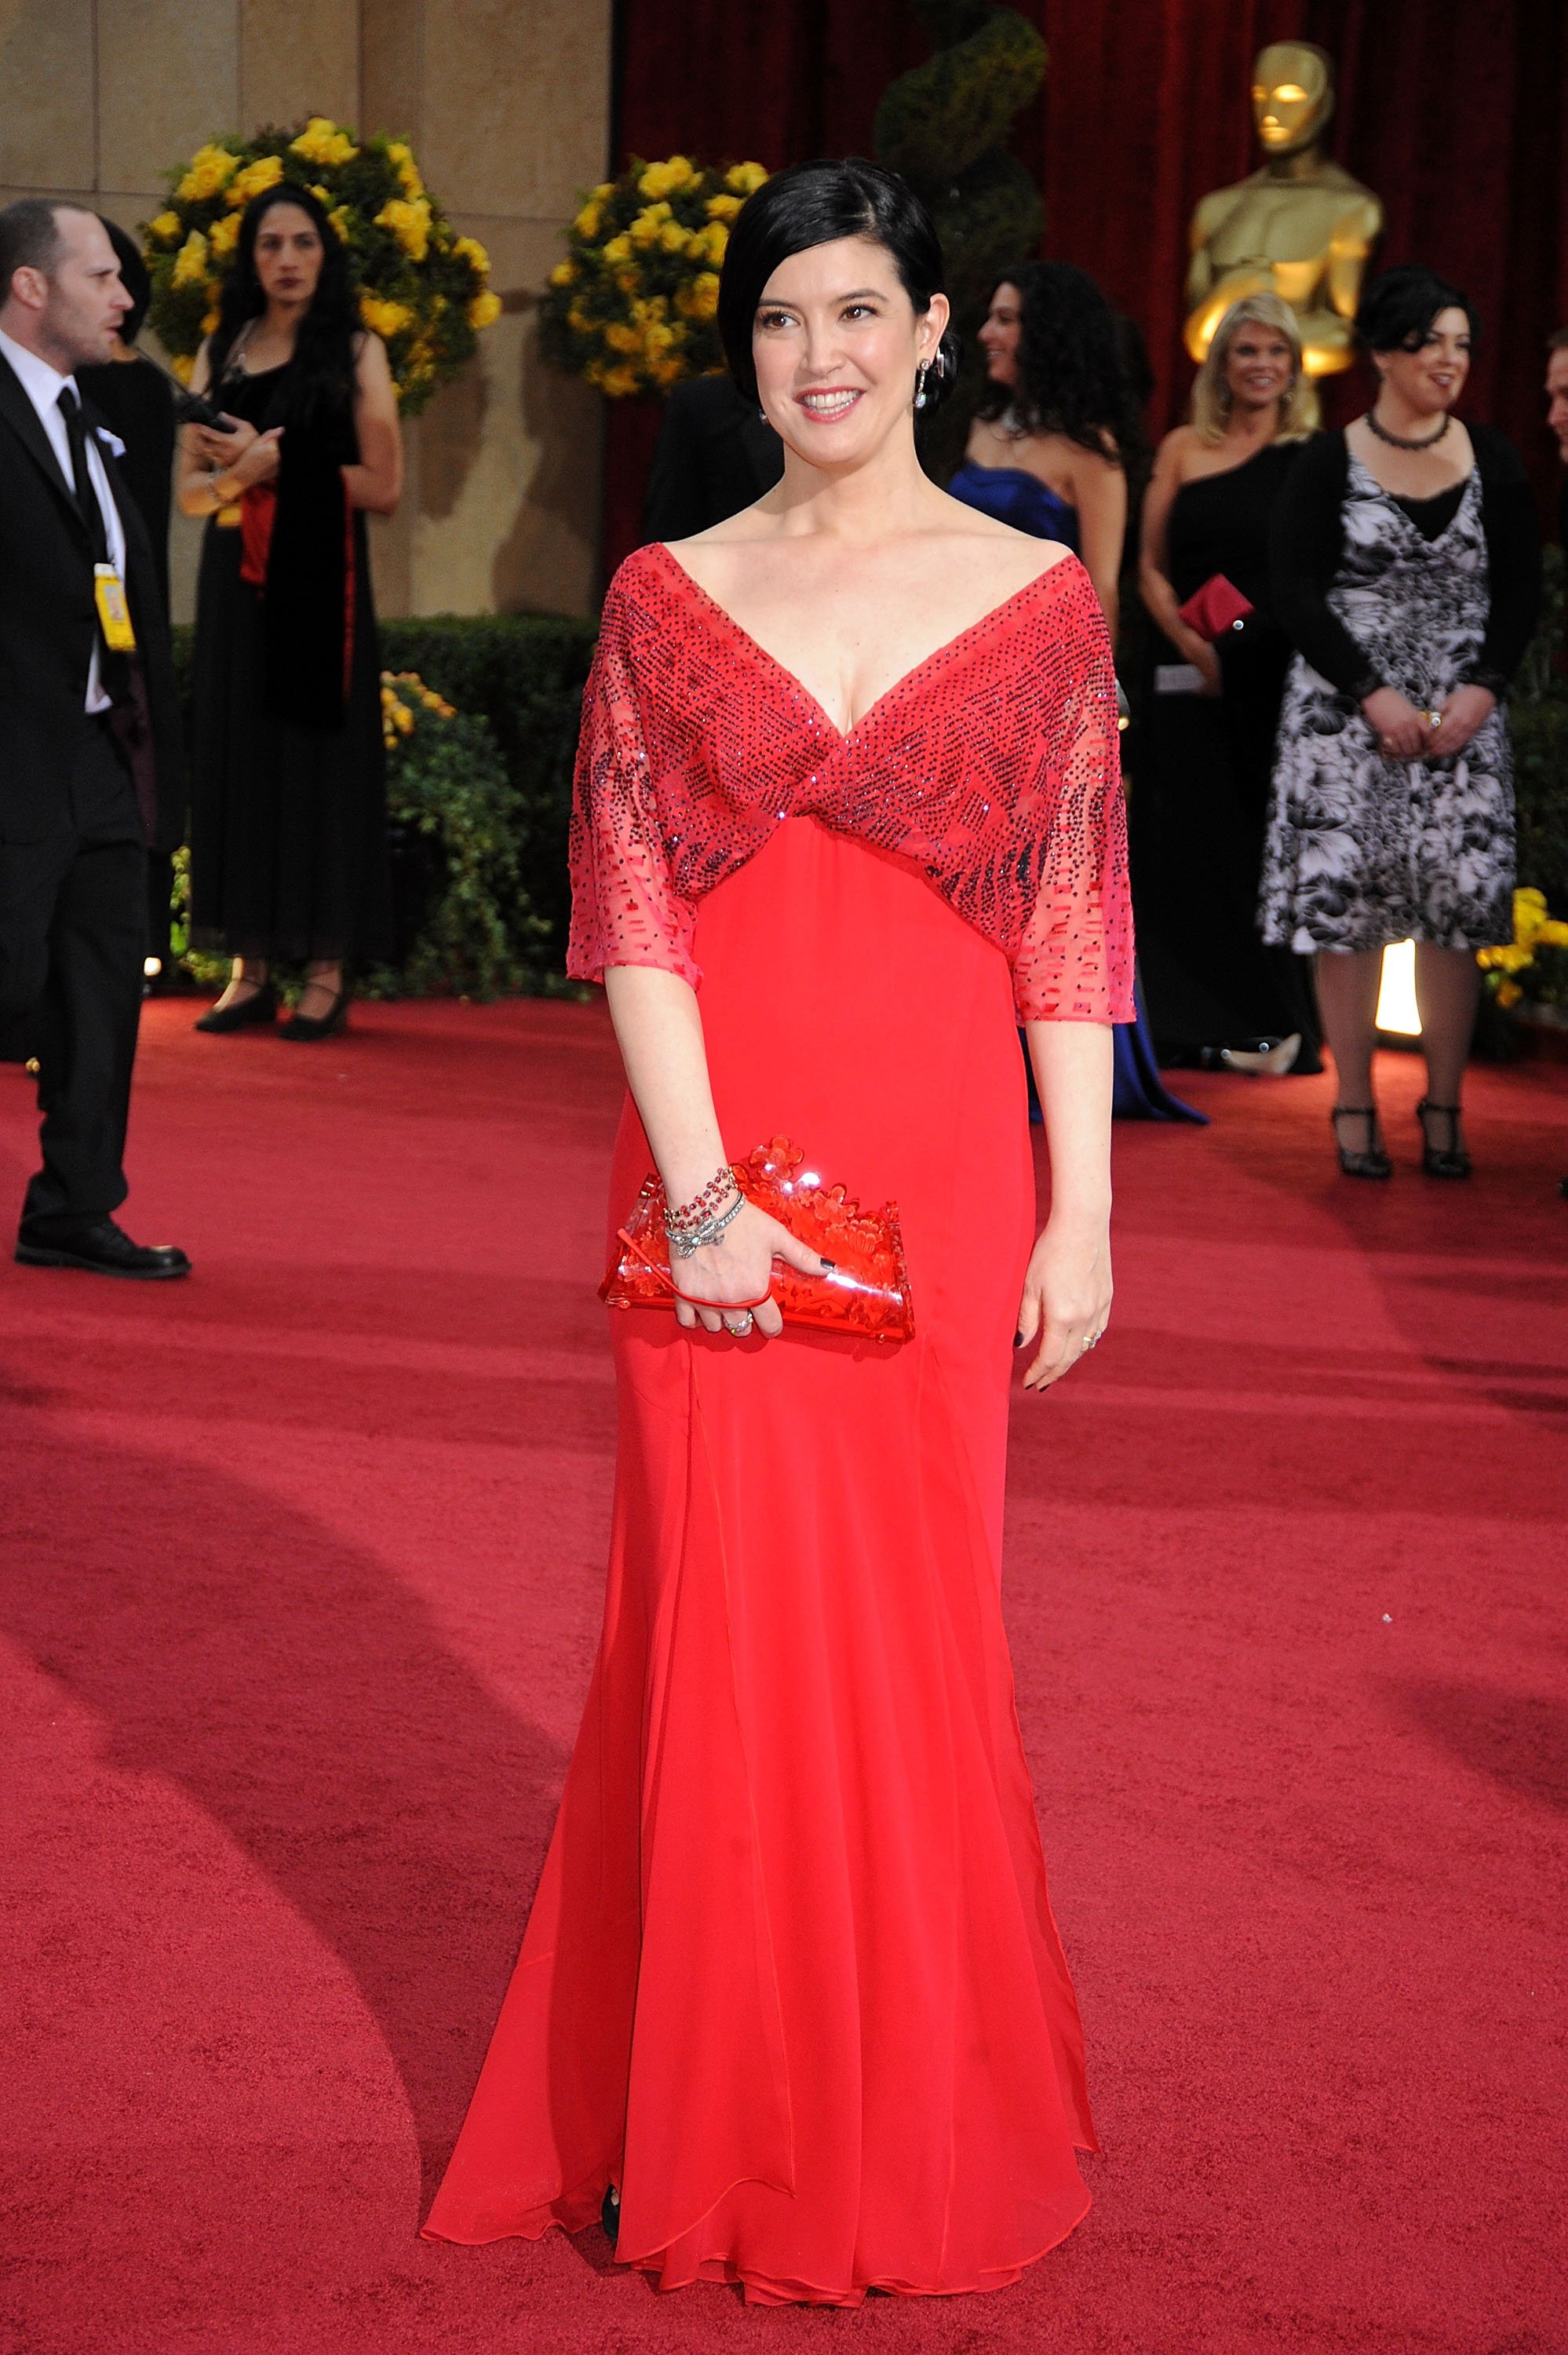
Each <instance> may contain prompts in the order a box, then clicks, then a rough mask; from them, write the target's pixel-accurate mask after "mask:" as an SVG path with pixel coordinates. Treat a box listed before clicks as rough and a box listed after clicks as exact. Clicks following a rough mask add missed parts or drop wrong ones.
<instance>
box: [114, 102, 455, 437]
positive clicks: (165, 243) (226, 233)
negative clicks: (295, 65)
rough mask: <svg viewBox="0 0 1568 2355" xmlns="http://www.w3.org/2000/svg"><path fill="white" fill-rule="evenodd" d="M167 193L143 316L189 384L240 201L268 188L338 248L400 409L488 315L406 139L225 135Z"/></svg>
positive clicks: (149, 252) (147, 233) (306, 132)
mask: <svg viewBox="0 0 1568 2355" xmlns="http://www.w3.org/2000/svg"><path fill="white" fill-rule="evenodd" d="M169 185H170V194H169V197H168V199H167V201H166V202H165V204H164V206H163V207H162V208H161V209H160V210H159V211H158V212H157V213H155V214H154V218H152V219H151V220H150V221H149V222H147V223H146V225H145V227H144V229H143V251H144V252H145V255H146V258H147V263H148V267H149V270H150V271H151V273H152V278H153V300H152V305H151V309H150V313H149V319H150V324H151V325H152V327H153V329H154V333H155V334H156V335H157V336H158V338H159V340H160V342H161V343H162V344H163V346H164V350H165V351H166V352H167V353H168V354H169V357H170V362H171V365H172V366H173V368H174V369H175V374H176V375H178V376H180V377H181V378H182V380H183V381H185V382H188V381H189V379H190V375H191V371H192V368H193V367H194V364H195V360H196V353H197V351H198V350H199V349H200V347H201V342H202V338H203V336H207V335H210V334H211V332H212V330H213V326H214V325H215V323H216V319H217V304H218V297H219V293H220V291H221V281H222V276H223V273H224V272H225V271H226V270H228V268H230V267H232V265H233V260H234V255H235V251H236V249H237V247H238V241H239V229H240V223H241V219H242V218H243V215H244V211H245V208H246V206H247V205H248V204H249V202H250V201H251V200H252V198H253V197H258V196H260V195H262V194H263V193H264V192H265V191H266V190H268V189H270V188H277V187H298V188H299V189H301V190H302V191H305V190H308V191H309V193H310V194H311V196H313V197H314V198H315V200H316V202H317V203H318V204H319V205H320V206H321V207H322V209H323V212H324V213H325V214H326V216H327V218H328V219H329V220H330V221H331V223H332V226H333V228H334V230H335V231H336V233H337V236H338V238H339V239H340V240H341V241H342V243H343V246H344V249H345V251H346V254H347V259H348V265H349V271H350V274H351V278H352V282H353V283H354V287H355V297H356V299H357V301H358V303H359V306H360V315H361V317H362V318H363V319H364V321H365V323H366V325H367V326H368V327H369V328H370V329H371V330H372V332H373V333H374V334H376V335H378V336H382V337H384V338H385V340H386V343H387V359H388V361H389V363H390V366H391V370H392V381H393V385H394V387H395V388H396V389H397V395H398V398H399V400H401V402H402V404H403V407H404V410H405V411H406V412H408V413H409V414H413V413H414V412H415V411H417V410H419V409H421V408H422V407H423V406H424V404H425V402H426V401H427V400H429V397H430V395H431V394H432V393H433V392H434V391H435V390H436V389H438V387H439V386H440V385H442V384H444V383H446V382H447V381H448V380H449V379H450V378H451V377H453V376H454V375H455V374H456V373H457V371H458V369H459V368H461V366H462V365H463V363H464V362H465V361H466V360H467V359H468V358H469V357H471V354H472V352H473V349H474V340H475V337H476V336H478V335H480V334H482V332H483V330H484V329H485V328H486V327H488V326H490V325H492V324H493V321H494V320H495V319H496V318H497V317H498V316H499V315H500V312H501V307H502V306H501V301H500V297H499V296H498V295H496V294H493V293H491V291H490V288H489V286H488V283H487V282H488V280H489V276H490V257H489V255H488V254H487V253H486V252H485V250H484V248H483V246H482V245H481V243H480V242H479V240H478V239H477V238H472V237H459V236H458V235H457V234H456V232H455V230H454V229H453V228H452V225H451V223H450V220H449V219H448V218H447V217H446V215H445V213H444V212H443V211H442V210H441V208H440V203H439V202H438V201H437V199H436V198H435V197H432V196H431V194H430V192H429V189H428V188H427V187H426V186H425V183H424V179H423V176H422V175H421V174H420V171H419V167H418V162H417V160H416V158H415V155H414V151H413V148H412V147H411V146H410V145H409V144H408V141H407V140H406V139H393V138H389V137H387V135H386V133H380V132H378V133H376V136H375V137H374V138H371V139H365V140H361V139H359V138H358V137H357V136H356V135H355V133H354V132H353V131H351V130H350V129H348V128H347V127H346V126H345V125H344V124H342V123H334V122H333V121H332V120H331V119H330V118H329V117H328V116H326V115H324V114H313V115H312V116H311V118H310V120H309V121H308V122H307V123H303V124H296V125H295V126H294V127H293V128H292V129H291V130H284V131H276V130H272V131H262V132H259V133H257V134H256V136H255V137H254V138H253V139H244V140H242V139H238V138H232V137H225V138H222V139H215V140H210V141H209V142H208V143H207V144H206V145H205V146H203V147H199V148H198V149H197V150H196V154H195V155H193V156H192V157H191V158H190V161H189V162H188V163H187V164H185V165H182V166H181V167H180V169H179V170H177V171H176V172H175V173H173V174H172V175H171V176H170V184H169Z"/></svg>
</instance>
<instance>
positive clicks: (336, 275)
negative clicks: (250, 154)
mask: <svg viewBox="0 0 1568 2355" xmlns="http://www.w3.org/2000/svg"><path fill="white" fill-rule="evenodd" d="M279 205H297V206H298V207H299V208H300V210H301V211H302V213H306V214H308V215H309V217H310V218H311V220H312V221H313V223H314V225H315V229H316V233H317V235H318V236H319V237H320V239H321V241H322V272H321V276H320V277H319V278H318V279H317V281H316V291H315V293H314V294H313V296H312V297H311V305H310V308H309V310H308V311H307V312H306V313H305V314H304V317H303V318H302V320H301V321H300V332H299V339H298V341H297V342H296V344H295V346H294V360H295V366H294V368H293V370H292V373H291V379H290V386H289V400H288V408H287V411H286V414H287V416H288V417H290V418H291V419H292V420H294V421H296V422H303V421H305V420H306V419H308V418H312V417H320V416H324V415H326V414H328V413H330V412H331V411H333V410H346V409H347V408H348V406H349V404H350V402H351V401H352V400H353V397H354V359H355V337H356V336H357V335H358V334H359V332H360V321H359V304H358V301H357V295H356V290H355V282H354V276H353V273H352V272H351V270H350V268H349V261H348V254H347V251H346V250H345V248H344V242H343V240H342V239H341V238H340V237H339V235H338V233H337V231H336V229H334V227H333V225H332V223H331V221H330V220H329V219H328V218H327V216H326V212H325V209H324V208H323V205H322V204H321V202H320V201H319V199H318V198H317V197H313V195H312V194H311V191H310V190H309V188H302V187H300V186H296V184H295V183H294V182H293V181H292V180H280V181H278V182H276V183H275V184H274V185H273V186H271V187H270V188H263V190H262V191H261V194H260V196H259V197H251V199H250V202H249V204H248V205H247V206H246V208H245V210H244V212H243V213H242V214H241V215H240V219H239V237H238V242H237V243H236V245H235V249H234V258H233V260H232V261H230V263H229V265H228V271H227V272H226V273H225V275H224V280H223V284H222V289H221V292H220V293H219V295H218V300H217V326H216V327H215V328H214V329H213V335H212V346H211V350H210V352H209V354H208V365H209V367H210V368H211V373H212V382H213V384H214V385H216V384H217V381H218V379H219V378H220V377H221V376H222V375H223V373H224V370H225V368H227V367H228V357H229V354H230V353H231V352H232V351H233V349H234V339H235V337H236V336H238V333H239V330H240V329H241V327H243V326H244V325H245V324H246V321H247V320H249V319H259V318H260V316H261V314H262V313H263V312H264V311H265V310H266V308H267V297H266V295H265V294H264V293H262V291H261V281H260V278H259V277H258V276H257V274H256V239H257V234H258V232H259V230H260V227H261V224H262V222H263V221H264V220H265V219H266V218H267V216H268V214H269V213H270V212H271V211H272V210H274V208H276V207H277V206H279Z"/></svg>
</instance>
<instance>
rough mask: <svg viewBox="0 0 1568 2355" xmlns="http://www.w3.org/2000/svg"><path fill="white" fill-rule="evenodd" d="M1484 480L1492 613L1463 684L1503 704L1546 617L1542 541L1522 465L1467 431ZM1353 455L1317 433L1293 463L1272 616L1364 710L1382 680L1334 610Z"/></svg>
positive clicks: (1498, 440) (1499, 439)
mask: <svg viewBox="0 0 1568 2355" xmlns="http://www.w3.org/2000/svg"><path fill="white" fill-rule="evenodd" d="M1469 435H1470V442H1471V445H1472V447H1473V448H1474V450H1475V453H1476V470H1477V472H1478V474H1479V475H1480V478H1481V523H1482V527H1483V529H1484V530H1485V532H1486V537H1487V566H1488V570H1489V576H1490V581H1491V610H1490V612H1489V615H1488V617H1487V632H1486V636H1485V638H1484V640H1483V641H1482V644H1481V648H1480V652H1479V653H1478V655H1477V656H1476V658H1475V660H1474V662H1473V663H1471V665H1470V666H1469V668H1468V670H1467V673H1466V678H1467V681H1470V682H1473V683H1474V684H1475V685H1476V686H1478V687H1488V688H1489V689H1490V691H1491V693H1492V694H1493V695H1495V696H1498V697H1499V698H1500V697H1501V696H1502V694H1503V691H1504V689H1505V688H1506V687H1507V686H1508V683H1509V681H1510V678H1511V677H1513V674H1514V672H1515V671H1516V670H1517V668H1518V667H1519V664H1520V658H1521V656H1522V655H1523V653H1524V650H1525V648H1526V646H1527V645H1529V644H1530V640H1531V633H1532V632H1533V631H1534V628H1535V623H1536V618H1537V616H1538V614H1539V613H1540V611H1541V532H1540V528H1539V527H1538V525H1537V523H1536V517H1535V502H1534V500H1533V498H1532V496H1531V488H1530V478H1529V476H1528V475H1527V474H1526V473H1525V471H1524V462H1523V460H1522V459H1521V458H1520V455H1519V453H1518V451H1517V450H1515V448H1514V446H1513V444H1512V442H1508V441H1505V440H1504V438H1503V436H1502V435H1501V434H1500V433H1498V432H1494V431H1493V430H1492V428H1491V427H1490V426H1489V425H1472V426H1471V427H1470V428H1469ZM1349 474H1350V452H1349V451H1348V449H1347V448H1346V445H1345V437H1344V435H1343V434H1342V433H1320V434H1319V436H1318V437H1317V439H1316V440H1315V441H1313V442H1308V445H1307V447H1306V449H1305V450H1303V451H1302V453H1301V455H1300V457H1299V458H1298V460H1297V462H1296V464H1295V466H1294V467H1293V468H1292V470H1291V472H1290V474H1289V475H1288V477H1287V481H1286V484H1285V486H1284V488H1283V489H1282V490H1281V492H1280V494H1279V497H1278V499H1277V501H1276V503H1275V509H1274V524H1273V529H1272V533H1271V538H1270V547H1269V555H1270V570H1271V571H1272V574H1273V580H1274V610H1275V613H1276V616H1277V619H1278V621H1279V623H1280V624H1281V626H1282V627H1283V629H1284V631H1285V633H1286V635H1287V637H1288V638H1289V640H1290V642H1291V644H1292V645H1295V646H1297V647H1298V648H1299V649H1300V651H1301V653H1302V654H1303V655H1305V656H1306V658H1307V660H1308V662H1309V663H1310V664H1311V666H1312V667H1313V669H1314V670H1315V671H1317V672H1318V673H1319V676H1320V677H1323V678H1326V679H1327V680H1328V682H1329V684H1330V687H1338V689H1339V691H1340V694H1341V695H1353V696H1354V697H1355V698H1356V699H1357V701H1358V702H1360V701H1361V700H1362V699H1363V698H1365V697H1367V696H1369V695H1371V694H1372V691H1373V689H1374V688H1375V687H1389V686H1392V687H1397V686H1398V685H1399V681H1398V680H1397V679H1385V678H1384V677H1383V674H1382V673H1381V672H1380V671H1379V670H1378V669H1377V667H1376V666H1375V665H1374V664H1373V663H1372V661H1371V659H1370V657H1369V656H1368V654H1367V652H1366V649H1365V647H1364V646H1361V645H1357V643H1356V641H1355V639H1354V638H1353V637H1352V636H1351V633H1350V632H1349V630H1347V629H1346V627H1345V625H1344V623H1343V622H1341V621H1340V617H1339V615H1338V614H1337V613H1334V612H1333V611H1332V610H1331V608H1330V605H1329V603H1328V592H1329V591H1330V589H1331V588H1332V587H1333V585H1334V582H1335V581H1336V579H1337V578H1338V576H1339V570H1340V563H1341V561H1342V559H1343V557H1344V550H1345V528H1344V505H1345V489H1346V485H1347V481H1348V478H1349Z"/></svg>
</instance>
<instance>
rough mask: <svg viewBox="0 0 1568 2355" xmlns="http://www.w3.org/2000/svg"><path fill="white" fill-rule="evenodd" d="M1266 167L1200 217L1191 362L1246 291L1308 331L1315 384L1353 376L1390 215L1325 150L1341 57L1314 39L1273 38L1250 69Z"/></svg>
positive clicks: (1221, 191) (1191, 272) (1306, 348)
mask: <svg viewBox="0 0 1568 2355" xmlns="http://www.w3.org/2000/svg"><path fill="white" fill-rule="evenodd" d="M1252 111H1253V120H1254V123H1255V125H1256V129H1257V138H1258V144H1259V145H1260V146H1261V148H1262V149H1263V153H1264V163H1263V166H1262V169H1261V170H1259V171H1256V172H1253V173H1251V174H1250V175H1249V176H1248V177H1247V178H1246V179H1245V180H1241V181H1238V182H1237V184H1236V186H1234V187H1231V188H1216V189H1215V190H1214V192H1213V195H1212V196H1207V197H1204V198H1203V200H1202V203H1201V204H1200V205H1199V206H1198V208H1197V209H1196V211H1195V212H1194V213H1193V215H1192V231H1191V244H1192V264H1191V266H1190V268H1189V269H1188V272H1187V304H1188V309H1187V326H1186V333H1185V342H1186V346H1187V349H1188V351H1189V352H1190V353H1191V354H1192V357H1193V358H1194V359H1195V360H1201V359H1202V357H1203V355H1204V354H1205V352H1206V351H1207V350H1208V348H1209V345H1210V343H1211V341H1212V339H1213V333H1214V329H1215V328H1216V327H1217V326H1218V325H1219V324H1220V321H1221V319H1222V318H1223V317H1224V314H1225V313H1226V312H1227V311H1228V310H1229V308H1230V306H1231V304H1233V303H1236V302H1239V301H1240V300H1241V298H1242V296H1243V295H1244V294H1260V293H1271V294H1277V295H1279V296H1281V297H1282V299H1283V300H1284V301H1285V302H1287V303H1288V304H1289V305H1290V307H1291V309H1292V310H1293V311H1294V312H1295V313H1296V315H1297V317H1298V319H1299V321H1300V323H1301V346H1302V353H1303V357H1304V358H1305V361H1306V366H1307V373H1308V376H1331V375H1332V374H1333V373H1334V372H1335V370H1336V369H1339V368H1349V366H1350V364H1351V355H1352V346H1351V319H1352V318H1353V317H1354V316H1355V309H1356V302H1357V298H1358V296H1359V295H1360V293H1361V272H1363V270H1364V269H1365V268H1366V262H1367V256H1368V254H1369V253H1370V251H1371V250H1372V243H1373V240H1375V239H1376V237H1377V235H1378V232H1379V230H1380V229H1382V227H1383V207H1382V206H1381V205H1380V204H1379V202H1378V200H1377V198H1376V197H1374V196H1373V195H1372V190H1371V189H1370V188H1363V187H1362V186H1361V182H1360V181H1359V180H1352V179H1351V176H1350V174H1349V173H1348V172H1344V171H1341V170H1340V166H1339V165H1338V164H1331V163H1330V161H1329V159H1328V157H1327V155H1325V154H1324V152H1323V133H1324V132H1325V130H1326V129H1327V127H1328V123H1329V118H1330V115H1331V114H1332V113H1333V111H1334V67H1333V60H1332V59H1330V56H1329V55H1328V52H1327V51H1326V50H1324V49H1320V48H1318V47H1317V46H1316V44H1315V43H1313V42H1311V41H1274V42H1271V43H1270V44H1269V46H1268V48H1266V49H1260V50H1259V52H1258V58H1257V63H1256V65H1255V68H1254V69H1253V88H1252Z"/></svg>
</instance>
